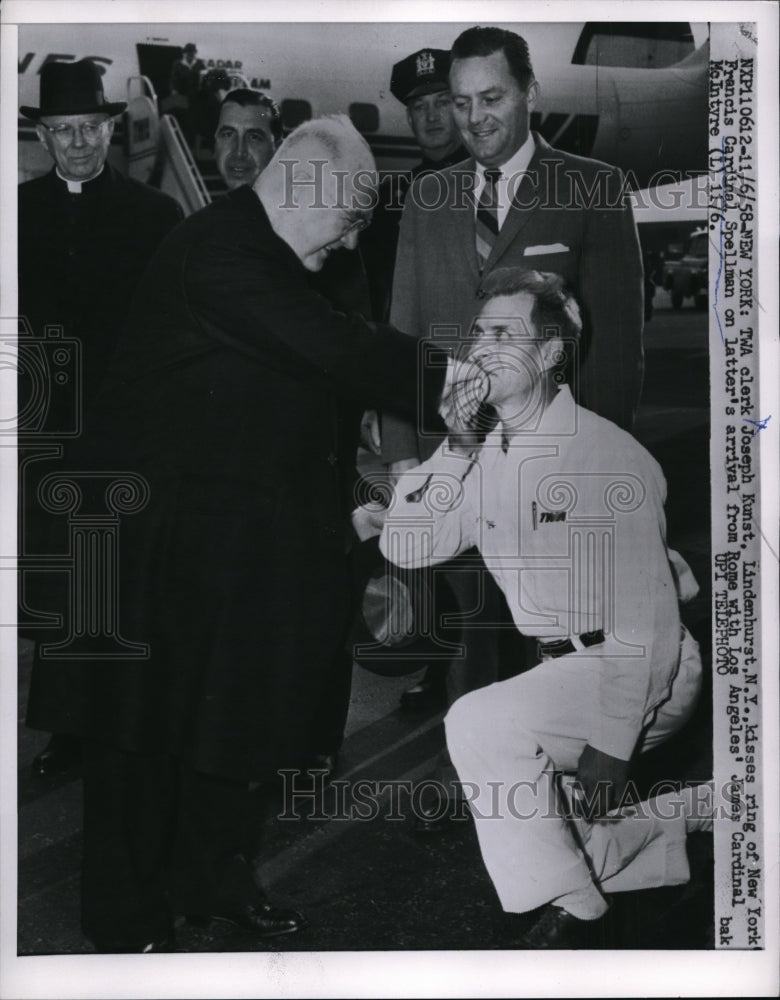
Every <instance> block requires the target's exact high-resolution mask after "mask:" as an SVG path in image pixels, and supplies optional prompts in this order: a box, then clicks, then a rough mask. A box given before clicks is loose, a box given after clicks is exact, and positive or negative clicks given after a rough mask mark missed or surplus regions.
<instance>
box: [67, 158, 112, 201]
mask: <svg viewBox="0 0 780 1000" xmlns="http://www.w3.org/2000/svg"><path fill="white" fill-rule="evenodd" d="M104 167H105V163H104V164H103V166H102V167H101V168H100V170H98V172H97V173H96V174H94V175H93V176H92V177H87V178H85V179H84V180H83V181H71V180H69V179H68V178H67V177H63V176H62V174H61V173H60V168H59V167H55V170H56V171H57V176H58V177H59V179H60V180H61V181H62V182H63V183H64V184H67V186H68V192H69V194H81V188H82V186H83V185H84V184H89V182H90V181H94V180H96V179H97V178H98V177H100V175H101V174H102V173H103V169H104Z"/></svg>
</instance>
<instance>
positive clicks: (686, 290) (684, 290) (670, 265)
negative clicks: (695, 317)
mask: <svg viewBox="0 0 780 1000" xmlns="http://www.w3.org/2000/svg"><path fill="white" fill-rule="evenodd" d="M670 258H671V259H670ZM708 262H709V240H708V236H707V230H706V229H694V231H693V232H692V233H691V235H690V236H689V237H688V242H687V243H686V244H685V246H684V248H683V249H682V253H681V254H680V256H679V257H678V256H677V254H675V252H674V248H673V246H670V247H669V250H668V253H667V260H666V261H665V263H664V271H663V286H664V288H665V289H666V291H667V292H669V295H670V297H671V300H672V307H673V308H674V309H682V307H683V303H684V302H685V300H686V299H689V298H692V299H693V300H694V301H695V303H696V305H697V306H698V307H699V308H700V309H703V308H705V307H706V305H707V297H708V290H709V280H708Z"/></svg>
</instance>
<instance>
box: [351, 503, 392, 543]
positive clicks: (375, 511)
mask: <svg viewBox="0 0 780 1000" xmlns="http://www.w3.org/2000/svg"><path fill="white" fill-rule="evenodd" d="M350 516H351V518H352V527H353V528H354V529H355V534H356V535H357V536H358V538H359V539H360V541H361V542H365V540H366V539H367V538H375V537H376V536H377V535H381V534H382V528H383V527H384V523H385V518H386V517H387V511H386V510H385V508H384V507H373V506H372V507H356V508H355V510H353V511H352V514H351V515H350Z"/></svg>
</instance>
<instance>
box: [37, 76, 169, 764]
mask: <svg viewBox="0 0 780 1000" xmlns="http://www.w3.org/2000/svg"><path fill="white" fill-rule="evenodd" d="M126 107H127V105H126V103H125V102H124V101H114V102H112V101H108V100H107V99H106V97H105V94H104V92H103V81H102V77H101V72H100V70H99V69H98V67H97V66H96V65H95V64H94V63H93V62H91V61H90V60H89V59H82V60H80V61H79V62H75V63H64V62H50V63H47V64H46V65H45V66H44V67H43V69H42V71H41V82H40V107H28V106H23V107H22V108H21V109H20V110H21V113H22V115H24V117H25V118H28V119H30V120H32V121H34V122H35V123H36V130H37V133H38V138H39V139H40V141H41V143H42V144H43V145H44V146H45V147H46V149H47V151H48V152H49V155H50V156H51V158H52V160H53V161H54V165H53V167H52V169H51V170H50V171H49V172H48V173H47V174H45V175H44V176H42V177H38V178H35V179H34V180H31V181H27V182H25V183H24V184H21V185H20V186H19V189H18V199H19V200H18V204H19V314H20V316H23V317H24V318H25V319H26V321H27V323H28V324H29V328H30V330H31V332H32V334H33V336H34V337H35V338H36V339H37V340H43V338H44V336H45V328H46V327H49V326H55V327H59V328H61V330H62V336H64V337H65V338H68V339H70V338H75V339H76V340H78V341H79V343H80V370H79V371H78V373H76V377H74V378H72V379H70V381H69V382H67V383H62V384H58V385H57V387H56V391H54V392H52V391H50V390H51V389H52V388H53V385H50V386H47V387H45V389H46V390H48V392H47V395H48V396H49V399H48V413H47V419H46V428H45V429H46V433H47V441H52V440H53V441H55V442H58V444H59V452H60V455H59V457H58V458H57V459H56V460H55V461H54V462H49V461H45V462H44V461H26V459H30V458H32V457H34V455H33V454H32V453H28V454H26V453H25V451H24V441H23V440H20V468H21V469H22V470H23V471H22V478H21V481H20V498H21V499H20V504H21V509H22V511H23V514H24V520H23V523H24V526H25V532H24V537H23V546H24V548H23V552H25V553H28V554H44V553H46V552H53V551H55V550H54V549H53V548H52V546H56V545H57V541H58V539H56V538H54V537H53V536H52V531H53V529H55V528H56V527H57V525H58V524H59V522H60V521H64V520H65V519H63V518H58V519H57V523H56V524H55V523H54V522H53V521H51V520H49V519H47V518H46V517H45V516H44V515H43V513H42V512H41V510H40V508H39V507H38V505H37V501H36V499H35V494H36V484H37V482H38V481H39V480H40V479H41V477H42V476H43V475H44V474H45V473H48V472H51V471H61V470H63V471H64V470H65V469H66V468H67V452H65V448H64V443H65V441H66V440H67V437H66V434H67V433H68V430H69V429H72V428H73V427H74V426H78V425H80V423H81V421H82V420H83V418H84V417H85V416H86V415H87V414H88V411H89V407H90V403H91V401H92V399H93V398H94V396H95V394H96V392H97V388H98V386H99V384H100V382H101V380H102V377H103V374H104V372H105V369H106V366H107V365H108V362H109V360H110V358H111V355H112V353H113V349H114V343H115V337H116V332H117V329H118V327H119V325H120V323H121V321H122V319H123V318H124V316H125V314H126V312H127V309H128V306H129V303H130V298H131V296H132V294H133V292H134V291H135V287H136V285H137V283H138V280H139V278H140V276H141V273H142V271H143V270H144V269H145V267H146V265H147V263H148V261H149V259H150V258H151V256H152V254H153V252H154V251H155V250H156V248H157V247H158V245H159V244H160V242H161V241H162V239H163V237H164V236H165V235H166V234H167V233H168V232H169V231H170V230H171V229H172V228H173V227H174V226H175V225H176V224H177V223H178V222H179V221H180V220H181V219H182V218H183V212H182V210H181V208H180V206H179V205H178V203H177V202H176V201H175V200H174V199H173V198H170V197H168V196H167V195H165V194H162V193H161V192H160V191H156V190H154V189H153V188H150V187H148V186H146V185H145V184H141V183H139V182H137V181H135V180H130V179H128V178H126V177H124V176H123V175H122V174H120V173H119V172H118V171H117V170H115V169H114V168H113V167H112V166H110V164H109V163H107V162H106V158H107V155H108V151H109V146H110V144H111V137H112V135H113V132H114V119H115V117H116V116H117V115H119V114H121V113H122V112H123V111H124V109H125V108H126ZM20 367H21V366H20ZM39 389H40V387H38V386H33V385H32V384H31V383H30V384H28V382H27V381H26V376H25V374H24V372H22V373H21V374H20V384H19V411H20V413H21V412H23V411H24V408H25V405H26V400H27V399H28V398H30V397H31V394H32V393H33V392H35V391H36V390H39ZM74 422H75V424H74ZM44 466H45V468H44ZM62 527H63V530H66V526H64V525H63V526H62ZM34 576H35V577H40V576H42V574H34ZM53 576H55V577H58V578H60V579H61V577H62V574H53ZM33 582H34V583H35V582H36V581H33ZM37 583H38V584H39V583H40V581H37ZM47 590H48V587H47ZM43 596H44V595H41V594H40V593H38V594H36V595H35V597H38V598H42V597H43ZM22 599H23V600H25V599H27V600H29V601H30V602H31V603H33V604H34V603H35V598H34V597H32V596H31V595H30V593H29V592H27V591H23V594H22ZM45 637H46V640H47V641H55V637H53V635H52V633H51V632H49V631H47V632H46V636H45ZM34 638H36V639H40V638H41V635H40V634H38V633H35V634H34ZM43 666H44V665H43V664H41V663H40V662H38V663H36V667H35V670H34V671H33V682H32V689H31V697H30V706H29V720H30V722H31V723H32V724H33V725H35V727H36V728H42V729H49V726H48V725H47V721H46V720H47V716H48V713H49V711H50V708H51V702H52V699H53V700H54V701H55V702H56V700H57V696H56V690H57V685H56V684H55V685H54V686H52V685H50V684H45V685H42V684H41V683H40V682H41V679H42V676H43V673H44V670H43ZM45 672H47V673H48V674H50V675H54V676H56V678H57V679H58V683H59V682H60V680H61V682H62V683H67V678H66V676H65V675H66V673H67V670H66V668H64V666H63V664H62V661H60V663H59V664H56V663H55V665H54V666H47V667H46V671H45ZM77 752H78V744H77V743H75V742H74V741H73V740H72V739H68V738H67V737H66V736H56V737H54V738H53V740H52V741H51V743H50V744H49V746H48V747H47V748H46V749H45V750H44V751H43V753H41V754H39V755H38V757H37V758H36V760H35V762H34V770H35V771H36V773H38V774H39V775H41V776H52V775H54V774H56V773H58V772H60V771H62V770H65V769H67V768H68V767H69V766H71V765H72V764H73V762H74V757H75V756H77Z"/></svg>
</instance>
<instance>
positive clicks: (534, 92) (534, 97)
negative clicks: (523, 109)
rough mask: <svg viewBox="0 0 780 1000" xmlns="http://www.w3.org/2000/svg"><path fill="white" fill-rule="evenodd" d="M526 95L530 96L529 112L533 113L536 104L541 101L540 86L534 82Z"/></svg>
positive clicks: (528, 100) (527, 100)
mask: <svg viewBox="0 0 780 1000" xmlns="http://www.w3.org/2000/svg"><path fill="white" fill-rule="evenodd" d="M526 94H527V95H528V96H527V99H526V103H527V104H528V110H529V111H533V109H534V108H535V107H536V102H537V101H538V100H539V84H538V83H537V82H536V80H534V81H533V83H532V84H531V85H530V86H529V87H528V90H527V91H526Z"/></svg>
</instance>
